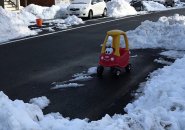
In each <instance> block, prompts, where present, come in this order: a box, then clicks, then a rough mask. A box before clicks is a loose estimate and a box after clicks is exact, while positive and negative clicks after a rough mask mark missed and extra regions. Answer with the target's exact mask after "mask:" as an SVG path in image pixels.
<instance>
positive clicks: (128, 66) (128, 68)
mask: <svg viewBox="0 0 185 130" xmlns="http://www.w3.org/2000/svg"><path fill="white" fill-rule="evenodd" d="M131 69H132V66H131V64H128V65H127V66H126V67H125V70H126V72H127V73H129V72H130V71H131Z"/></svg>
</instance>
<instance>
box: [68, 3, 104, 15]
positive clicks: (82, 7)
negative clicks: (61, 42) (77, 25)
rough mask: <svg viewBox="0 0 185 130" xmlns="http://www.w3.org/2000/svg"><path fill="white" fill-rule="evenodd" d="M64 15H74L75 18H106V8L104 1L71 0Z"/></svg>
mask: <svg viewBox="0 0 185 130" xmlns="http://www.w3.org/2000/svg"><path fill="white" fill-rule="evenodd" d="M67 12H68V13H67V14H66V15H76V16H77V17H88V18H89V19H91V18H93V17H94V16H103V17H104V16H106V15H107V7H106V3H105V2H104V0H73V1H72V2H71V4H70V5H69V6H68V8H67Z"/></svg>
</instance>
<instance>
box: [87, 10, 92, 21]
mask: <svg viewBox="0 0 185 130" xmlns="http://www.w3.org/2000/svg"><path fill="white" fill-rule="evenodd" d="M88 18H89V19H92V18H93V12H92V10H90V11H89V15H88Z"/></svg>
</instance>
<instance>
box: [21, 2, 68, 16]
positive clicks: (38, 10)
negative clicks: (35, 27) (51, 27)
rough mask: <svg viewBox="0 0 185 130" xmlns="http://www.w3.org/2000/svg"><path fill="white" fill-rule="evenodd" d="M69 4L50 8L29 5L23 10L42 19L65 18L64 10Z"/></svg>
mask: <svg viewBox="0 0 185 130" xmlns="http://www.w3.org/2000/svg"><path fill="white" fill-rule="evenodd" d="M68 5H69V3H62V4H60V5H53V6H51V7H42V6H38V5H34V4H30V5H28V6H27V7H25V8H24V9H23V10H24V11H26V12H29V13H31V14H33V15H35V16H36V17H38V18H42V19H54V18H60V17H65V16H66V11H67V10H66V8H67V7H68Z"/></svg>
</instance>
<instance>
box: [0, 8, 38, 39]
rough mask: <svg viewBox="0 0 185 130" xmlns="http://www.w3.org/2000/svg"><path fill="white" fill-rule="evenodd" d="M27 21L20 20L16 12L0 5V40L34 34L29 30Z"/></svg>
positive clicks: (34, 33)
mask: <svg viewBox="0 0 185 130" xmlns="http://www.w3.org/2000/svg"><path fill="white" fill-rule="evenodd" d="M27 24H28V22H27V21H22V20H21V18H20V16H19V15H18V14H17V13H12V12H8V11H6V10H4V9H3V8H2V7H0V42H5V41H7V40H11V39H15V38H21V37H26V36H30V35H36V34H37V33H36V32H35V31H31V30H30V29H29V28H28V26H27Z"/></svg>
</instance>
